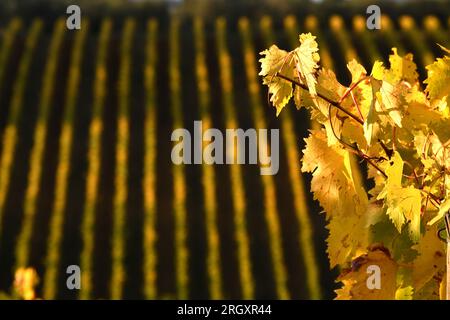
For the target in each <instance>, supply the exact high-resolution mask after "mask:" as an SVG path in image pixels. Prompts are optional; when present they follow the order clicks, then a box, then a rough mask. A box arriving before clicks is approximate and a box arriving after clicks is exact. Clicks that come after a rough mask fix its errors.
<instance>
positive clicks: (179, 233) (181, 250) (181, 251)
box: [169, 18, 189, 299]
mask: <svg viewBox="0 0 450 320" xmlns="http://www.w3.org/2000/svg"><path fill="white" fill-rule="evenodd" d="M180 40H181V38H180V20H179V19H178V18H174V19H171V20H170V28H169V84H170V87H169V92H170V98H171V99H170V110H171V113H172V121H173V122H172V126H173V129H174V130H176V129H178V128H184V124H183V110H182V98H181V83H182V80H181V73H180V54H181V50H180V49H181V47H180ZM172 177H173V212H174V218H175V248H174V249H175V276H176V286H177V289H176V290H177V298H178V299H187V298H188V295H189V276H188V260H189V250H188V247H187V237H188V230H187V224H186V219H187V217H186V216H187V210H186V176H185V167H184V165H173V166H172Z"/></svg>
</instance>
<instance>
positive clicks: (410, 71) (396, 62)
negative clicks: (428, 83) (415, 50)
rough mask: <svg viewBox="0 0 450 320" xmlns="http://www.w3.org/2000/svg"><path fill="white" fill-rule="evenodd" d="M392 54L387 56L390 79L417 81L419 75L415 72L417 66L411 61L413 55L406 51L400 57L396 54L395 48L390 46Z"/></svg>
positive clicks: (412, 82)
mask: <svg viewBox="0 0 450 320" xmlns="http://www.w3.org/2000/svg"><path fill="white" fill-rule="evenodd" d="M392 52H393V54H391V55H390V56H389V63H390V67H391V68H390V70H389V74H390V75H391V79H392V81H395V82H400V81H402V80H404V81H407V82H409V83H411V84H414V83H415V82H417V80H418V78H419V75H418V73H417V66H416V64H415V63H414V61H413V55H412V54H411V53H408V54H407V55H406V56H404V57H401V56H399V55H398V54H397V48H392Z"/></svg>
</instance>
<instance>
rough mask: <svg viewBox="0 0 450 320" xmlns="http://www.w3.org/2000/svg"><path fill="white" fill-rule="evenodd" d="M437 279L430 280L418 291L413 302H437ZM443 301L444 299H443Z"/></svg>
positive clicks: (438, 289) (438, 288) (438, 284)
mask: <svg viewBox="0 0 450 320" xmlns="http://www.w3.org/2000/svg"><path fill="white" fill-rule="evenodd" d="M440 284H441V281H440V280H439V279H434V278H433V279H431V280H430V281H428V282H427V283H426V284H425V285H424V286H423V287H422V288H421V289H420V290H417V291H416V292H415V293H414V299H415V300H439V299H440V297H439V296H440ZM444 299H445V298H444Z"/></svg>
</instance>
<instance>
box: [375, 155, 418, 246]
mask: <svg viewBox="0 0 450 320" xmlns="http://www.w3.org/2000/svg"><path fill="white" fill-rule="evenodd" d="M385 171H386V172H385V173H386V175H387V179H386V183H385V186H384V188H383V190H382V191H381V192H380V194H379V195H378V197H377V199H378V200H381V199H385V207H386V214H387V215H388V216H389V218H390V219H391V220H392V222H393V223H394V225H395V227H396V228H397V230H398V232H400V233H401V231H402V227H403V225H404V224H405V223H406V222H410V225H409V228H410V233H411V234H410V235H411V239H412V240H413V241H416V240H418V238H419V236H420V216H421V207H422V195H421V192H420V190H419V189H416V188H414V187H413V186H408V187H406V188H404V187H402V175H403V160H402V157H401V156H400V154H399V153H398V152H394V155H393V157H392V158H391V162H390V164H389V165H388V166H387V167H386V170H385Z"/></svg>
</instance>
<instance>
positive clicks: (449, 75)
mask: <svg viewBox="0 0 450 320" xmlns="http://www.w3.org/2000/svg"><path fill="white" fill-rule="evenodd" d="M444 50H445V51H446V52H447V53H448V50H447V49H445V48H444ZM426 69H427V71H428V77H427V79H426V80H425V81H424V83H426V84H427V87H426V92H427V93H428V95H429V97H430V99H431V100H441V99H444V101H446V104H447V108H448V106H450V56H445V57H443V58H438V59H436V61H435V62H433V63H432V64H430V65H428V66H427V67H426ZM441 109H442V107H441Z"/></svg>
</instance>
